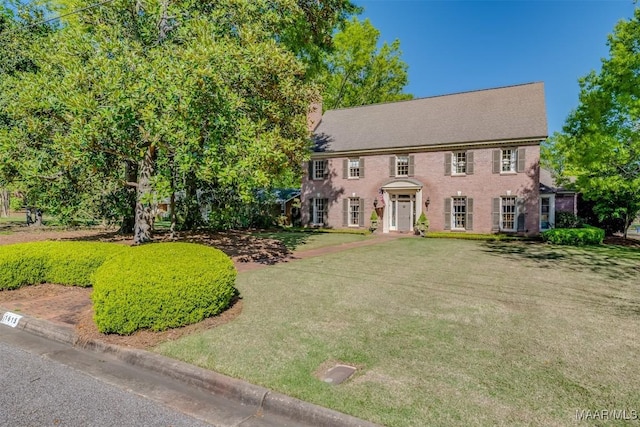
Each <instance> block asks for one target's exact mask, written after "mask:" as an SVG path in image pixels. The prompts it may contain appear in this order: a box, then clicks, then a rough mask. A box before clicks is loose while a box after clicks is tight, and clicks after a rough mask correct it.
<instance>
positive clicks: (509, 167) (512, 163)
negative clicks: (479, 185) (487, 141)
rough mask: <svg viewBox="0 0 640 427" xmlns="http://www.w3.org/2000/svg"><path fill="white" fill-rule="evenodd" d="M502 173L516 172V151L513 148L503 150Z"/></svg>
mask: <svg viewBox="0 0 640 427" xmlns="http://www.w3.org/2000/svg"><path fill="white" fill-rule="evenodd" d="M500 165H501V166H500V171H501V172H515V171H516V150H514V149H513V148H505V149H503V150H502V158H501V163H500Z"/></svg>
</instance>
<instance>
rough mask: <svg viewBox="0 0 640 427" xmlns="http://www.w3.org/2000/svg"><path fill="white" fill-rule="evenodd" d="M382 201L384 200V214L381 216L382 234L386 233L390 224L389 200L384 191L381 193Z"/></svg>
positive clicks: (387, 194)
mask: <svg viewBox="0 0 640 427" xmlns="http://www.w3.org/2000/svg"><path fill="white" fill-rule="evenodd" d="M382 200H384V213H383V214H382V215H383V218H382V232H383V233H388V232H389V226H390V224H391V200H390V199H389V193H387V192H386V191H384V192H383V193H382Z"/></svg>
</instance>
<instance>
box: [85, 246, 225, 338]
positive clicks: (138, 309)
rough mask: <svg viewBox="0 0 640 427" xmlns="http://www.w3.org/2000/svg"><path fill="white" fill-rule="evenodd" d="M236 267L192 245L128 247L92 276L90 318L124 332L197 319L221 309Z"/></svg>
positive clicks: (105, 328) (104, 327)
mask: <svg viewBox="0 0 640 427" xmlns="http://www.w3.org/2000/svg"><path fill="white" fill-rule="evenodd" d="M235 278H236V270H235V268H234V266H233V263H232V262H231V259H230V258H229V257H228V256H226V255H225V254H224V253H223V252H221V251H219V250H217V249H213V248H210V247H206V246H202V245H197V244H192V243H158V244H150V245H143V246H139V247H133V248H131V249H130V250H129V251H126V252H124V253H122V254H121V255H118V256H116V257H114V258H111V259H109V260H107V261H106V262H105V263H104V264H103V265H102V266H101V267H100V268H99V269H98V270H97V271H96V273H95V275H94V289H93V294H92V299H93V303H94V310H95V316H94V319H95V322H96V324H97V326H98V330H100V332H103V333H117V334H121V335H128V334H131V333H133V332H135V331H136V330H138V329H151V330H154V331H160V330H164V329H168V328H175V327H179V326H184V325H187V324H190V323H196V322H199V321H201V320H203V319H205V318H207V317H210V316H213V315H215V314H218V313H220V312H221V311H223V310H224V309H225V308H226V307H227V306H228V305H229V303H230V302H231V299H232V298H233V296H234V294H235V288H234V283H235Z"/></svg>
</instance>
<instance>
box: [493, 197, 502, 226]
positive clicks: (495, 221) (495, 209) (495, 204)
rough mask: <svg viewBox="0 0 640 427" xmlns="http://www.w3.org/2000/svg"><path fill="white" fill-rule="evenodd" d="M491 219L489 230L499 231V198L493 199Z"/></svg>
mask: <svg viewBox="0 0 640 427" xmlns="http://www.w3.org/2000/svg"><path fill="white" fill-rule="evenodd" d="M491 219H492V227H491V229H492V230H493V231H500V198H499V197H496V198H494V199H493V203H492V210H491Z"/></svg>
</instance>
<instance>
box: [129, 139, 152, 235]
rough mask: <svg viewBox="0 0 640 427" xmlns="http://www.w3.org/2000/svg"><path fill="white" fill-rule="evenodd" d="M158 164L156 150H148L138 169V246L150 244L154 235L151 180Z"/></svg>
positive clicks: (136, 232) (136, 228)
mask: <svg viewBox="0 0 640 427" xmlns="http://www.w3.org/2000/svg"><path fill="white" fill-rule="evenodd" d="M155 164H156V149H155V147H154V146H153V145H150V146H149V147H148V148H147V151H146V152H145V153H144V157H143V159H142V162H140V167H139V169H138V191H137V198H136V223H135V227H134V231H133V243H134V244H136V245H139V244H142V243H147V242H150V241H151V239H152V234H153V209H152V204H151V201H150V199H151V192H152V190H153V188H152V185H151V178H152V177H153V172H154V169H155Z"/></svg>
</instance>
